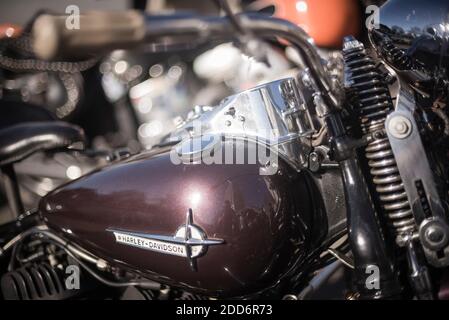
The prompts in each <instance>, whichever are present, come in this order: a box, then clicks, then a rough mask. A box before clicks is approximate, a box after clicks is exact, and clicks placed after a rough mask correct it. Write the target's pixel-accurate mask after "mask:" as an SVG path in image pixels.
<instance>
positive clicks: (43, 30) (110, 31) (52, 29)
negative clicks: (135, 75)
mask: <svg viewBox="0 0 449 320" xmlns="http://www.w3.org/2000/svg"><path fill="white" fill-rule="evenodd" d="M74 18H76V17H71V16H52V15H47V14H45V15H42V16H40V17H38V18H37V19H36V21H35V23H34V25H33V30H32V34H33V49H34V52H35V54H36V56H37V57H39V58H41V59H44V60H52V59H56V58H64V59H71V58H86V57H88V56H90V55H93V54H99V53H103V52H106V51H109V50H113V49H127V48H131V47H135V46H137V45H139V44H141V43H142V41H143V40H144V38H145V19H144V16H143V14H142V13H140V12H138V11H136V10H128V11H125V12H123V11H122V12H99V11H98V12H95V11H93V12H89V13H86V14H83V15H80V16H79V25H71V20H69V19H74Z"/></svg>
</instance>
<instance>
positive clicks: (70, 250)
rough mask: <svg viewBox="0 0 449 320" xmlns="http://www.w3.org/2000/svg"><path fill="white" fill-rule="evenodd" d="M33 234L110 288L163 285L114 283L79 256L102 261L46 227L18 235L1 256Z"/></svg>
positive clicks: (134, 281) (1, 251) (155, 285)
mask: <svg viewBox="0 0 449 320" xmlns="http://www.w3.org/2000/svg"><path fill="white" fill-rule="evenodd" d="M33 234H41V235H44V236H47V237H48V239H45V238H44V239H41V241H43V242H50V243H52V244H54V245H56V246H58V247H59V248H61V249H63V250H64V251H65V252H66V253H67V254H68V255H69V256H70V257H71V258H73V259H74V260H75V261H76V262H78V263H79V264H80V265H81V266H82V267H83V268H84V269H85V270H86V271H87V272H88V273H89V274H91V275H92V276H93V277H94V278H95V279H97V280H98V281H100V282H102V283H103V284H105V285H107V286H110V287H128V286H140V287H144V288H146V289H150V290H159V289H160V288H161V285H160V284H159V283H157V282H153V281H140V280H133V281H128V282H113V281H110V280H108V279H105V278H103V277H102V276H100V275H99V274H97V273H96V272H95V271H94V270H92V269H91V268H90V267H89V266H88V265H86V264H85V263H84V262H83V261H82V260H81V259H79V258H78V256H82V257H83V258H84V259H86V260H89V261H91V262H93V263H97V262H98V261H99V260H100V259H96V258H94V257H92V256H90V255H89V254H87V253H85V252H82V251H81V250H79V249H77V248H76V247H74V246H72V245H70V243H69V242H68V241H66V240H64V239H62V238H60V237H59V236H57V235H56V234H54V233H52V232H51V231H50V230H48V228H47V227H46V226H37V227H34V228H32V229H30V230H27V231H25V232H23V233H21V234H18V235H17V236H15V237H14V238H13V239H11V240H10V241H9V242H8V243H7V244H6V245H4V246H3V248H1V249H0V256H1V255H3V254H4V253H5V252H6V251H8V250H10V249H11V248H14V247H15V245H16V244H19V243H20V242H21V241H23V240H24V239H25V238H27V237H29V236H31V235H33Z"/></svg>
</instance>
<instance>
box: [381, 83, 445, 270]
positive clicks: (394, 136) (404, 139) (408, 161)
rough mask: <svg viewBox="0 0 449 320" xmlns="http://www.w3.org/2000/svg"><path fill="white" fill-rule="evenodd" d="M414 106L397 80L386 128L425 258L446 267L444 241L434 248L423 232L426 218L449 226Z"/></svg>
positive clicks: (406, 87)
mask: <svg viewBox="0 0 449 320" xmlns="http://www.w3.org/2000/svg"><path fill="white" fill-rule="evenodd" d="M415 107H416V105H415V98H414V93H413V91H412V90H411V88H409V87H408V86H407V85H406V84H404V83H401V82H400V89H399V93H398V98H397V101H396V107H395V111H394V112H393V113H391V114H390V115H389V116H388V117H387V120H386V123H385V128H386V131H387V135H388V139H389V140H390V144H391V148H392V150H393V153H394V157H395V159H396V163H397V166H398V169H399V173H400V175H401V178H402V181H403V184H404V189H405V191H406V193H407V197H408V200H409V203H410V205H411V208H412V212H413V215H414V218H415V221H416V223H417V225H418V226H419V229H420V232H419V234H420V239H421V242H422V244H423V248H424V253H425V255H426V258H427V260H428V261H429V263H431V264H432V265H434V266H437V267H441V266H447V265H449V247H448V246H447V244H445V248H440V249H439V250H435V249H434V247H432V245H429V239H428V237H427V235H426V234H428V232H427V233H426V232H422V229H423V227H425V226H426V225H428V223H429V220H432V221H434V220H435V219H437V221H438V223H439V224H441V230H443V231H444V232H445V231H446V230H449V228H448V225H447V221H446V217H445V212H444V209H443V206H442V202H441V199H440V196H439V194H438V191H437V188H436V184H435V181H434V177H433V172H432V170H431V168H430V164H429V160H428V158H427V154H426V151H425V149H424V145H423V143H422V139H421V136H420V133H419V130H418V125H417V123H416V121H415V118H414V116H413V114H414V111H415ZM423 201H424V202H425V204H424V203H423ZM447 236H449V234H448V235H447ZM430 241H431V239H430Z"/></svg>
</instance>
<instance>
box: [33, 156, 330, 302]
mask: <svg viewBox="0 0 449 320" xmlns="http://www.w3.org/2000/svg"><path fill="white" fill-rule="evenodd" d="M261 167H262V166H260V165H258V164H245V165H221V164H212V165H206V164H195V165H193V164H179V165H175V164H173V163H172V161H171V159H170V153H169V151H168V150H162V149H161V150H159V151H158V152H152V153H147V154H141V155H138V156H135V157H133V158H130V159H128V160H126V161H124V162H119V163H116V164H113V165H111V166H109V167H106V168H103V169H101V170H99V171H96V172H94V173H91V174H89V175H87V176H85V177H83V178H81V179H79V180H76V181H74V182H72V183H70V184H67V185H65V186H62V187H60V188H59V189H57V190H55V191H54V192H52V193H50V194H49V195H47V196H46V197H45V198H43V199H42V201H41V203H40V212H41V215H42V217H43V219H44V221H45V223H46V224H47V225H48V226H49V227H50V228H51V229H53V230H55V231H56V232H58V233H60V234H62V235H63V236H64V237H65V238H67V239H69V240H71V241H73V242H75V243H76V244H78V245H79V246H81V247H83V248H84V249H86V250H88V251H90V252H91V253H93V254H95V255H96V256H98V257H101V258H103V259H105V260H107V261H109V262H110V263H111V264H114V265H116V266H119V267H121V268H124V269H127V270H129V271H132V272H136V273H138V274H141V275H143V276H145V277H147V278H150V279H153V280H156V281H159V282H162V283H165V284H168V285H172V286H177V287H182V288H184V289H186V290H190V291H193V292H197V293H201V294H205V295H210V296H221V297H231V296H243V295H249V294H252V293H255V292H259V291H261V290H263V289H264V288H267V287H271V286H273V285H275V284H276V283H277V282H278V281H280V280H281V279H285V278H287V277H288V276H289V275H291V274H292V273H293V272H296V271H298V270H299V271H300V269H301V268H302V267H303V266H304V262H305V257H306V256H308V254H309V253H310V252H311V251H312V250H313V249H315V248H316V247H317V246H318V245H319V244H320V241H322V239H323V237H324V236H325V233H326V230H327V221H326V217H325V212H324V211H323V209H322V208H321V206H320V205H319V203H320V202H319V201H315V199H314V196H315V193H316V192H317V191H316V190H315V189H314V185H313V183H312V182H311V181H312V180H311V179H309V177H308V175H307V173H305V172H303V173H298V172H297V171H295V170H293V169H291V167H290V166H288V165H287V164H286V163H285V162H283V161H282V160H279V164H278V170H277V173H276V174H274V175H261V174H260V169H261ZM187 213H189V214H187ZM186 225H187V226H188V227H187V229H186V228H185V227H186ZM186 230H188V231H187V232H186Z"/></svg>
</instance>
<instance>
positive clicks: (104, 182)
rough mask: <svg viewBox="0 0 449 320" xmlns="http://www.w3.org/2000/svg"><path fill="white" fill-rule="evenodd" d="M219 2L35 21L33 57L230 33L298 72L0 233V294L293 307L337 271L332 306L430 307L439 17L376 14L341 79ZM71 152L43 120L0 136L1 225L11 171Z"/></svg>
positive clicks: (238, 97) (196, 113) (441, 288)
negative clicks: (280, 49) (293, 60)
mask: <svg viewBox="0 0 449 320" xmlns="http://www.w3.org/2000/svg"><path fill="white" fill-rule="evenodd" d="M220 3H221V4H222V5H223V10H224V11H225V12H226V16H224V17H215V16H198V15H171V16H152V15H144V14H142V13H141V12H138V11H129V12H126V13H123V12H121V13H105V12H97V13H90V14H86V15H82V16H81V18H80V25H81V28H79V29H67V28H65V27H64V26H65V17H59V16H51V15H42V16H40V17H39V18H38V19H37V20H36V22H35V24H34V27H33V32H34V34H33V36H34V50H35V52H36V54H37V55H38V56H39V57H41V58H43V59H49V60H51V59H58V58H62V57H63V58H78V59H79V58H86V57H87V56H88V55H92V54H95V55H99V54H101V53H104V52H107V51H108V50H112V49H119V48H120V49H122V48H137V47H139V46H142V45H145V44H151V47H152V48H153V49H154V50H155V51H158V50H159V51H160V50H167V49H168V48H170V47H171V46H179V45H188V46H195V45H200V44H204V43H207V42H210V41H223V42H224V41H228V40H229V39H232V38H235V37H236V36H237V37H238V38H239V43H240V45H241V46H242V51H243V52H245V53H246V54H248V55H251V56H253V57H254V58H255V59H257V60H258V61H261V62H264V63H266V59H265V53H266V52H267V50H266V46H268V43H269V42H268V41H270V43H272V42H280V43H281V44H285V43H286V42H288V43H289V45H290V46H291V47H293V48H294V49H295V50H296V52H297V53H298V54H299V57H300V59H299V64H300V68H299V73H298V74H297V75H296V76H294V77H289V78H285V79H281V80H276V81H273V82H270V83H267V84H262V85H260V86H258V87H255V88H251V89H248V90H246V91H243V92H241V93H238V94H235V95H233V96H230V97H228V98H225V99H224V100H223V101H221V102H220V103H219V104H218V105H216V106H198V107H195V108H194V110H193V111H192V112H191V113H189V115H188V116H187V117H186V118H185V119H183V121H181V122H180V123H179V124H178V126H177V128H176V129H175V130H173V132H172V133H171V134H169V135H168V136H166V137H164V138H163V139H162V140H161V142H160V143H159V144H157V145H155V146H153V148H152V149H151V150H149V151H145V152H141V153H139V154H137V155H134V156H129V155H128V154H127V155H124V156H117V157H115V158H114V159H111V161H110V163H108V164H106V165H104V166H103V167H102V168H100V169H96V170H94V171H93V172H91V173H89V174H87V175H85V176H82V177H80V178H79V179H76V180H75V181H72V182H69V183H67V184H65V185H63V186H61V187H58V188H57V189H56V190H54V191H52V192H50V193H49V194H47V195H46V196H44V197H43V198H42V199H41V200H40V202H39V206H38V208H37V209H36V210H33V211H30V212H27V213H25V214H20V215H18V217H17V220H16V221H15V222H14V223H10V224H8V225H4V226H1V227H0V235H1V236H2V239H1V242H0V243H1V245H0V261H1V262H0V263H1V266H0V267H1V268H2V270H4V272H3V275H2V278H1V289H2V294H3V297H4V298H6V299H69V298H88V297H92V296H95V297H99V296H101V297H104V298H114V299H126V298H130V297H134V298H135V297H136V296H138V297H139V298H142V299H154V300H167V299H216V298H221V299H229V298H232V299H236V298H240V299H266V298H270V299H273V298H276V299H287V300H302V299H311V298H314V297H316V296H317V294H318V293H319V291H320V290H321V289H323V288H326V287H327V286H329V282H328V280H329V279H330V278H331V277H332V276H335V275H337V274H339V273H340V274H342V273H343V274H344V275H343V276H340V278H341V279H342V281H343V284H344V285H343V289H342V290H335V291H333V292H332V294H333V295H332V298H336V299H447V298H448V297H447V293H446V292H447V290H446V287H447V285H448V282H447V266H448V265H449V226H448V216H447V213H448V208H447V197H448V186H449V181H448V178H449V176H448V172H447V168H448V161H449V159H448V153H447V146H448V142H449V118H448V115H447V110H446V101H447V95H448V80H449V78H448V69H447V67H448V54H449V52H448V49H447V48H448V47H447V39H448V38H447V35H448V34H447V32H448V31H449V28H448V26H449V21H448V20H447V18H448V15H447V14H448V12H449V5H448V4H447V3H446V2H445V1H440V0H432V1H427V2H426V3H422V2H419V1H410V0H408V1H405V0H390V1H387V2H386V3H385V4H384V5H383V6H382V7H381V8H380V12H379V16H378V17H380V20H379V21H376V18H377V16H373V20H372V21H371V23H370V29H369V44H367V45H365V44H364V43H362V42H360V41H358V40H356V39H355V38H354V37H352V36H348V37H346V38H345V40H344V43H343V49H342V51H341V53H342V56H343V62H344V76H343V78H341V77H339V74H338V73H333V72H332V71H333V70H328V68H327V67H326V64H325V63H323V60H322V58H321V56H320V55H319V54H318V51H317V49H316V48H315V46H314V45H313V44H312V41H310V38H309V36H308V35H307V33H305V32H304V31H303V30H302V29H301V28H299V27H298V26H297V25H295V24H293V23H290V22H288V21H285V20H282V19H279V18H273V17H267V16H266V15H262V14H244V13H243V14H239V15H235V14H234V13H233V12H232V10H230V8H229V7H228V6H227V5H226V2H224V1H221V2H220ZM429 17H431V18H432V20H430V21H429ZM369 49H372V50H369ZM82 142H83V133H82V131H81V130H80V129H79V128H77V127H76V126H73V125H68V124H66V123H61V122H56V123H33V124H27V123H25V124H19V125H14V126H11V127H8V128H5V129H3V130H1V131H0V167H1V170H2V173H3V176H4V182H5V185H6V186H7V188H6V189H7V191H8V192H7V195H8V200H9V202H10V204H12V207H13V208H15V212H17V213H18V214H19V213H20V208H21V205H20V203H21V199H20V195H19V192H18V190H17V189H18V188H17V183H16V180H15V174H14V166H15V164H16V163H17V162H18V161H20V160H23V159H25V158H27V157H28V156H30V155H31V154H32V153H34V152H36V151H42V150H46V151H48V152H50V151H52V150H56V149H57V150H61V149H72V150H73V149H75V150H81V149H82V147H83V144H82ZM68 152H69V151H68ZM68 268H69V270H78V271H79V272H78V273H77V275H79V279H78V280H79V284H80V285H79V288H77V289H78V290H70V288H68V285H67V281H66V280H67V279H66V278H65V276H66V271H67V270H68ZM71 279H73V278H71ZM69 282H70V281H69ZM69 284H70V283H69ZM72 284H73V283H72ZM75 284H76V281H75Z"/></svg>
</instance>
